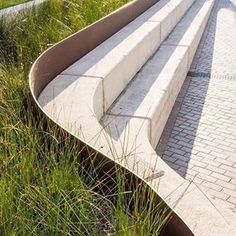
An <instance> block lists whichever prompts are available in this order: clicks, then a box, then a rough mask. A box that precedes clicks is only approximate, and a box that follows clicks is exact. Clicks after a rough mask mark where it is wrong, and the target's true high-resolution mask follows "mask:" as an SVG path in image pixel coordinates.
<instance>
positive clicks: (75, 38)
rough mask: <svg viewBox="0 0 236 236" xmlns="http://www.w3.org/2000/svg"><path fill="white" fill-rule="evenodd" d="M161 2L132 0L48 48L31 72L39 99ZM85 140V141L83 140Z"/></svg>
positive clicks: (181, 226)
mask: <svg viewBox="0 0 236 236" xmlns="http://www.w3.org/2000/svg"><path fill="white" fill-rule="evenodd" d="M157 2H158V0H145V1H144V0H135V1H132V2H131V3H129V4H127V5H125V6H124V7H122V8H120V9H119V10H117V11H115V12H113V13H112V14H110V15H108V16H106V17H105V18H103V19H101V20H99V21H98V22H96V23H94V24H92V25H91V26H89V27H87V28H85V29H83V30H81V31H79V32H78V33H76V34H74V35H72V36H70V37H68V38H66V39H65V40H63V41H61V42H59V43H58V44H56V45H54V46H53V47H51V48H49V49H48V50H47V51H45V52H44V53H43V54H42V55H41V56H40V57H39V58H38V59H37V60H36V62H35V63H34V65H33V66H32V69H31V71H30V75H29V84H30V89H31V93H32V96H33V98H34V101H35V103H36V104H38V100H37V99H38V97H39V95H40V93H41V92H42V91H43V89H44V88H45V87H46V86H47V85H48V84H49V83H50V82H51V81H52V80H53V79H54V78H55V77H56V76H57V75H59V74H60V73H61V72H63V71H64V70H65V69H66V68H68V67H69V66H70V65H72V64H73V63H74V62H76V61H77V60H79V59H80V58H82V57H83V56H84V55H86V54H87V53H88V52H90V51H91V50H93V49H94V48H95V47H97V46H98V45H100V44H101V43H102V42H104V41H105V40H106V39H108V38H109V37H111V36H112V35H113V34H115V33H116V32H118V31H119V30H120V29H121V28H122V27H124V26H125V25H127V24H128V23H129V22H131V21H132V20H134V19H135V18H136V17H138V16H139V15H140V14H141V13H143V12H144V11H146V10H147V9H148V8H149V7H151V6H152V5H154V4H155V3H157ZM38 105H39V104H38ZM39 107H40V106H39ZM40 108H41V107H40ZM41 109H42V108H41ZM42 111H43V110H42ZM43 112H44V111H43ZM68 132H69V131H68ZM72 135H73V134H72ZM81 143H82V144H83V143H84V142H83V140H82V142H81ZM86 145H87V146H89V147H90V148H91V150H92V149H94V148H93V147H91V146H90V145H89V144H86ZM94 151H97V150H94ZM97 152H98V153H99V155H100V158H101V156H102V157H103V158H107V159H109V157H106V156H104V155H103V154H102V153H101V152H99V151H97ZM172 223H173V226H174V230H175V233H174V235H193V234H192V232H191V230H190V229H189V228H188V227H187V226H186V225H185V223H184V222H183V221H182V220H181V219H180V218H179V217H178V216H177V215H174V217H173V220H172Z"/></svg>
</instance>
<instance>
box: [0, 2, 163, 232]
mask: <svg viewBox="0 0 236 236" xmlns="http://www.w3.org/2000/svg"><path fill="white" fill-rule="evenodd" d="M126 2H128V0H112V1H111V0H100V1H97V0H86V1H84V0H77V1H76V0H70V1H69V0H64V1H61V0H50V1H46V2H45V3H44V4H42V5H41V6H40V7H38V8H34V9H32V10H29V11H26V12H22V13H21V14H19V15H18V16H17V17H15V18H14V19H12V20H11V21H9V20H8V19H1V22H0V51H1V53H0V55H1V56H0V57H1V58H0V235H6V236H8V235H9V236H11V235H20V236H22V235H124V236H133V235H137V236H139V235H140V236H146V235H158V234H159V233H160V231H161V228H162V227H163V225H164V223H165V222H166V220H167V218H166V214H164V213H165V212H162V211H160V212H159V214H157V215H154V214H153V210H154V208H155V207H157V208H159V207H160V206H154V204H153V202H152V199H153V198H152V194H150V193H148V194H149V196H148V198H145V202H144V201H143V202H142V200H141V198H140V197H139V196H140V194H143V195H147V192H148V190H147V188H142V187H140V186H139V187H138V188H137V191H136V192H135V194H134V195H132V196H131V197H130V198H127V196H128V195H130V193H129V192H126V190H125V189H126V188H125V183H124V180H123V179H125V175H126V174H125V173H122V175H121V176H120V177H118V178H117V179H116V180H114V183H113V185H114V188H113V189H114V191H113V192H112V193H111V192H109V191H108V192H107V191H106V192H104V191H103V190H102V188H100V187H99V186H97V182H96V179H95V177H96V169H93V168H91V169H87V170H86V171H85V169H84V166H83V165H80V164H79V163H81V159H80V157H81V149H80V146H79V143H78V141H77V140H75V139H74V138H73V137H71V136H69V135H68V134H66V133H64V132H63V131H61V130H60V129H59V128H58V127H57V126H56V125H55V124H53V123H51V122H50V121H49V120H47V118H45V117H44V116H42V115H41V114H40V113H38V112H37V110H36V109H35V108H34V106H33V104H32V102H31V98H30V92H29V88H28V83H27V79H28V73H29V69H30V67H31V65H32V63H33V62H34V61H35V59H36V58H37V57H38V56H39V55H40V54H41V53H42V52H43V51H44V50H45V49H46V48H48V47H49V46H51V45H53V44H54V43H56V42H58V41H59V40H61V39H63V38H65V37H66V36H68V35H70V34H72V33H74V32H76V31H77V30H79V29H81V28H83V27H85V26H86V25H88V24H90V23H92V22H94V21H96V20H97V19H99V18H101V17H102V16H104V15H106V14H108V13H109V12H111V11H112V10H114V9H116V8H118V7H119V6H121V5H123V4H124V3H126ZM78 159H79V160H78ZM119 173H120V172H119ZM95 188H96V189H99V190H100V192H102V193H103V194H102V195H101V194H99V191H94V189H95ZM143 191H145V193H144V192H143ZM111 195H112V198H111ZM127 199H132V200H130V201H127ZM131 202H132V204H131Z"/></svg>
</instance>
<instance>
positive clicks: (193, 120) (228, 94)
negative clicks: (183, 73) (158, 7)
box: [157, 0, 236, 209]
mask: <svg viewBox="0 0 236 236" xmlns="http://www.w3.org/2000/svg"><path fill="white" fill-rule="evenodd" d="M157 153H158V154H159V155H160V156H161V157H162V158H163V159H164V160H165V161H166V162H167V163H168V164H169V165H170V166H171V167H172V168H173V169H174V170H176V172H178V173H179V174H180V175H181V176H183V177H184V178H186V179H193V181H195V182H196V183H199V184H201V186H202V187H203V189H204V191H206V192H207V193H208V194H209V195H210V196H212V197H213V199H216V200H217V201H219V202H220V201H222V200H223V201H224V202H225V203H227V206H229V207H230V208H234V209H236V1H234V0H231V1H230V0H218V1H217V2H216V5H215V8H214V10H213V12H212V15H211V18H210V21H209V23H208V26H207V29H206V32H205V34H204V36H203V39H202V41H201V44H200V46H199V48H198V51H197V53H196V56H195V59H194V62H193V64H192V67H191V70H190V72H189V76H188V77H187V78H186V80H185V83H184V85H183V88H182V90H181V92H180V94H179V96H178V99H177V101H176V103H175V106H174V108H173V111H172V113H171V116H170V118H169V120H168V123H167V125H166V127H165V130H164V133H163V135H162V138H161V141H160V143H159V144H158V147H157Z"/></svg>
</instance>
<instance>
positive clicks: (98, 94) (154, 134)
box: [37, 0, 235, 236]
mask: <svg viewBox="0 0 236 236" xmlns="http://www.w3.org/2000/svg"><path fill="white" fill-rule="evenodd" d="M193 2H194V4H193ZM192 4H193V5H192ZM213 4H214V0H196V1H193V0H192V1H191V0H169V1H167V0H161V1H160V2H158V3H156V4H155V5H154V6H153V7H152V8H150V9H149V10H147V11H146V12H145V13H143V14H142V15H140V16H139V17H137V18H136V19H135V20H134V21H133V22H131V23H130V24H128V25H127V26H125V27H124V28H123V29H121V30H120V31H119V32H117V33H116V34H114V35H113V36H112V37H110V38H109V39H107V40H106V41H105V42H103V43H102V44H100V45H99V46H98V47H96V48H95V49H94V50H92V51H91V52H90V53H88V54H87V55H85V56H84V57H83V58H81V59H80V60H78V61H77V62H76V63H74V64H73V65H71V66H70V67H69V68H67V69H66V70H64V71H63V72H62V73H61V74H60V75H58V76H57V77H56V78H55V79H54V80H52V81H51V82H50V83H49V84H48V85H47V86H46V87H45V89H44V90H43V91H42V93H41V94H40V96H39V98H38V100H37V102H38V104H39V106H40V107H41V108H42V110H43V111H44V112H45V113H46V114H47V115H48V116H49V117H50V118H51V119H52V120H53V121H55V122H56V123H57V124H59V125H60V126H61V127H63V129H65V130H67V131H68V132H69V133H71V134H73V135H74V136H76V137H78V138H79V139H80V140H82V141H83V142H85V143H87V144H88V145H90V146H92V147H93V148H94V149H95V150H97V151H99V152H100V153H102V154H103V155H104V156H106V157H107V158H109V159H110V160H112V161H114V162H115V163H117V164H119V165H121V166H123V167H125V168H126V169H128V170H130V171H131V172H132V173H133V174H135V175H136V176H138V177H139V178H140V179H142V180H143V181H145V182H146V183H147V184H148V185H149V186H150V188H152V189H153V190H154V191H155V192H156V193H157V194H158V195H159V196H160V197H161V198H162V199H163V200H164V201H165V202H166V203H167V204H168V205H169V206H170V207H171V208H173V209H174V211H175V213H176V214H177V215H178V216H179V217H180V219H182V220H183V222H185V223H186V225H187V227H188V228H189V229H190V231H188V233H186V234H184V235H191V234H190V233H189V232H192V233H193V234H194V235H199V236H200V235H205V233H206V232H207V233H208V234H207V235H212V236H213V235H217V234H218V235H234V232H235V229H234V227H230V226H226V224H225V223H222V217H221V216H220V215H219V213H218V212H217V210H216V209H215V208H214V206H212V205H211V203H210V202H209V200H208V199H207V197H206V196H205V195H204V194H203V193H202V192H201V191H200V190H199V188H198V186H196V185H195V184H193V183H189V182H188V181H186V180H184V179H182V178H181V177H180V176H179V175H178V174H177V173H175V172H174V171H173V170H172V169H171V168H170V167H169V166H168V165H167V164H166V163H165V162H164V161H162V160H161V159H160V158H159V157H158V156H157V154H156V152H155V150H154V148H155V146H156V144H157V143H158V140H159V138H160V136H161V133H162V131H163V128H164V126H165V123H166V121H167V119H168V117H169V114H170V112H171V109H172V106H173V104H174V102H175V100H176V97H177V95H178V93H179V90H180V88H181V86H182V83H183V81H184V79H185V77H186V75H187V72H188V69H189V67H190V65H191V62H192V59H193V56H194V54H195V51H196V49H197V46H198V44H199V41H200V39H201V36H202V33H203V31H204V29H205V26H206V23H207V20H208V17H209V14H210V12H211V9H212V7H213ZM191 6H192V7H191ZM190 7H191V8H190ZM189 8H190V10H189V11H188V12H187V10H188V9H189ZM186 12H187V14H186V15H185V13H186ZM183 16H184V17H183ZM182 17H183V18H182ZM181 18H182V19H181ZM175 26H176V27H175ZM174 27H175V29H174ZM173 29H174V30H173ZM172 30H173V31H172ZM171 31H172V32H171ZM168 35H169V37H168V38H167V39H166V37H167V36H168ZM165 39H166V40H165ZM88 40H89V39H88ZM164 40H165V41H164ZM159 47H160V48H159ZM158 48H159V50H158V51H157V49H158ZM62 60H63V58H62ZM186 189H187V192H188V194H185V195H183V192H185V191H186ZM177 203H178V204H177ZM193 203H195V204H193ZM190 207H191V214H189V209H190ZM209 227H210V228H211V229H212V230H211V231H210V232H209V230H208V229H209Z"/></svg>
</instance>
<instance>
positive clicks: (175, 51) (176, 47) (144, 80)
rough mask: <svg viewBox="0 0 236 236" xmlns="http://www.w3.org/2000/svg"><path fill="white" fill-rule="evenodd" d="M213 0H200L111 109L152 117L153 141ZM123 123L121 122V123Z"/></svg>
mask: <svg viewBox="0 0 236 236" xmlns="http://www.w3.org/2000/svg"><path fill="white" fill-rule="evenodd" d="M213 3H214V1H213V0H207V1H205V0H198V1H196V2H195V3H194V4H193V6H192V7H191V8H190V10H189V11H188V13H187V14H186V15H185V17H184V18H183V19H182V20H181V21H180V22H179V23H178V24H177V26H176V27H175V29H174V30H173V32H172V33H171V34H170V35H169V37H168V38H167V40H166V41H164V42H163V43H162V45H161V47H160V49H159V50H158V51H157V53H156V54H155V55H154V56H153V57H152V58H151V59H150V60H149V61H148V62H147V63H146V65H145V66H144V67H143V68H142V70H141V71H140V72H139V73H138V74H137V76H136V77H135V78H134V79H133V80H132V81H131V82H130V84H129V85H128V86H127V88H126V89H125V91H124V92H123V93H122V94H121V95H120V97H119V98H118V99H117V100H116V102H115V103H114V104H113V105H112V107H111V108H110V109H109V111H108V112H107V114H108V115H114V116H119V115H121V116H129V117H134V118H135V117H139V118H143V119H148V120H150V126H151V127H150V129H149V130H150V134H149V137H150V142H151V144H152V146H153V147H155V146H156V145H157V143H158V141H159V138H160V136H161V133H162V131H163V129H164V126H165V123H166V121H167V119H168V117H169V114H170V112H171V109H172V107H173V105H174V102H175V100H176V98H177V95H178V93H179V91H180V89H181V87H182V84H183V81H184V79H185V78H186V75H187V73H188V70H189V67H190V65H191V63H192V60H193V57H194V54H195V52H196V49H197V47H198V44H199V41H200V39H201V36H202V33H203V31H204V29H205V26H206V23H207V20H208V17H209V14H210V12H211V9H212V6H213ZM117 126H118V127H119V124H117Z"/></svg>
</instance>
